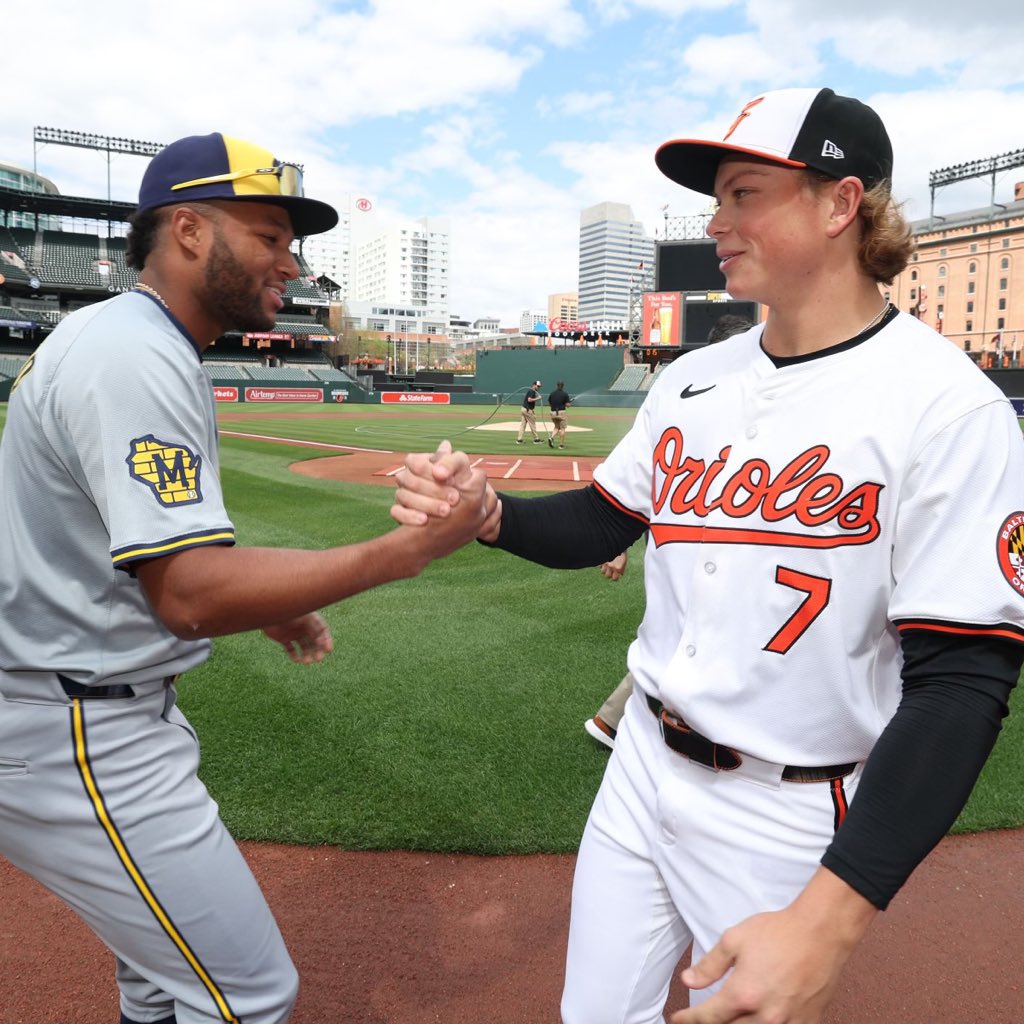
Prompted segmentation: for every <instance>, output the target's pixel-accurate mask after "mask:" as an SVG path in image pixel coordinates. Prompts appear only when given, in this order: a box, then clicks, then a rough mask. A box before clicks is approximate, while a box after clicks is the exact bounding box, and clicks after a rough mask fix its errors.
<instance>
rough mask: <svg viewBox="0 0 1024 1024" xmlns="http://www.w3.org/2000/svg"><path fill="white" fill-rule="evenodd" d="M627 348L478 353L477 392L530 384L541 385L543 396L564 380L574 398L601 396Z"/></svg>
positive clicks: (497, 391)
mask: <svg viewBox="0 0 1024 1024" xmlns="http://www.w3.org/2000/svg"><path fill="white" fill-rule="evenodd" d="M628 351H629V350H628V349H625V348H617V347H614V346H609V347H608V348H582V347H576V348H517V349H501V350H498V351H496V352H478V353H477V357H476V391H477V393H478V394H480V393H483V394H487V393H488V392H490V393H492V394H504V395H508V394H511V393H513V392H516V391H518V392H520V393H521V392H522V389H523V388H526V387H528V386H529V385H530V383H531V382H532V381H535V380H539V381H540V382H541V390H542V392H543V393H544V395H545V396H546V395H547V394H548V392H549V391H553V390H554V388H555V383H556V382H557V381H560V380H564V381H565V390H566V391H568V392H569V394H570V395H572V396H573V397H577V396H578V397H580V398H584V397H586V398H589V397H590V394H591V393H592V392H593V393H595V395H596V394H600V395H604V394H606V393H607V391H608V385H609V384H611V383H612V381H613V380H615V378H616V377H617V376H618V375H619V373H620V371H621V370H622V367H623V363H624V360H625V358H626V356H627V353H628Z"/></svg>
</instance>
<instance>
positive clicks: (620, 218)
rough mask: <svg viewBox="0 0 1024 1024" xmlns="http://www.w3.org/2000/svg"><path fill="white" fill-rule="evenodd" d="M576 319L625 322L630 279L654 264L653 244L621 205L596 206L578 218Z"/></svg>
mask: <svg viewBox="0 0 1024 1024" xmlns="http://www.w3.org/2000/svg"><path fill="white" fill-rule="evenodd" d="M579 257H580V270H579V274H580V276H579V319H580V320H585V321H588V322H590V321H601V320H612V321H625V320H627V319H628V317H629V289H630V279H631V278H633V279H634V280H636V279H637V278H638V277H639V275H640V273H641V272H642V268H648V269H649V268H650V267H651V266H652V265H653V263H654V240H653V239H652V238H648V237H647V235H646V234H645V233H644V227H643V225H642V224H641V223H640V222H639V221H638V220H635V219H634V217H633V211H632V209H630V207H629V206H627V205H626V204H625V203H598V204H597V205H596V206H590V207H588V208H587V209H586V210H584V211H583V212H582V213H581V214H580V253H579Z"/></svg>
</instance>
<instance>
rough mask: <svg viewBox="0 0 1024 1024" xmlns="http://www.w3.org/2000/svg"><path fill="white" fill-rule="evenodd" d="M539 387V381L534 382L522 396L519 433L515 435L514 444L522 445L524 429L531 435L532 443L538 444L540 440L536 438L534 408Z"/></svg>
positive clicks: (538, 395) (538, 396) (538, 394)
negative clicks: (528, 429)
mask: <svg viewBox="0 0 1024 1024" xmlns="http://www.w3.org/2000/svg"><path fill="white" fill-rule="evenodd" d="M539 387H540V381H539V380H535V381H534V382H533V383H532V384H531V385H530V386H529V387H528V388H527V389H526V394H525V395H523V408H522V410H521V412H520V415H519V433H518V434H517V435H516V444H522V443H523V434H525V433H526V428H527V427H529V428H530V433H531V434H533V443H534V444H540V438H539V437H538V436H537V416H536V406H537V399H538V398H540V392H539V391H538V390H537V388H539Z"/></svg>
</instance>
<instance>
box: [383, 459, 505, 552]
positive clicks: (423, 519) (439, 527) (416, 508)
mask: <svg viewBox="0 0 1024 1024" xmlns="http://www.w3.org/2000/svg"><path fill="white" fill-rule="evenodd" d="M395 479H396V481H397V483H398V490H397V491H396V492H395V503H394V504H393V505H392V506H391V518H392V519H394V520H395V522H396V523H398V524H399V526H401V527H409V528H416V529H417V530H418V531H422V530H423V528H424V527H426V528H427V531H428V532H429V533H430V534H433V535H435V538H436V541H437V542H438V545H439V546H440V547H442V548H443V547H447V550H438V552H437V553H436V554H434V555H433V556H432V557H441V556H442V555H444V554H449V553H450V552H452V551H455V550H456V549H457V548H460V547H462V546H463V545H464V544H468V543H469V541H471V540H473V538H474V537H476V538H477V539H479V540H482V541H487V542H491V541H494V540H496V539H497V536H498V532H499V529H500V527H501V501H500V500H499V499H498V496H497V494H495V492H494V488H493V487H491V485H490V484H489V483H488V482H487V476H486V474H485V473H484V472H483V471H482V470H479V469H473V468H472V466H470V463H469V456H468V455H466V453H465V452H457V451H452V446H451V443H450V442H449V441H442V442H441V443H440V444H439V445H438V447H437V451H435V452H434V453H433V454H427V453H426V452H414V453H412V454H410V455H407V456H406V458H405V466H404V467H403V468H402V469H400V470H399V471H398V473H397V474H396V476H395Z"/></svg>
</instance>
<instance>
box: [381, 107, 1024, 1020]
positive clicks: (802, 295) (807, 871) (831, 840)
mask: <svg viewBox="0 0 1024 1024" xmlns="http://www.w3.org/2000/svg"><path fill="white" fill-rule="evenodd" d="M656 160H657V163H658V166H659V167H660V168H661V170H662V171H663V172H664V173H665V174H666V175H667V176H668V177H670V178H672V179H673V180H674V181H677V182H679V183H681V184H683V185H685V186H687V187H689V188H692V189H695V190H697V191H699V192H703V193H706V194H709V195H713V196H714V197H715V199H716V200H717V212H716V213H715V215H714V216H713V218H712V219H711V221H710V224H709V227H708V233H709V234H710V235H711V236H712V238H714V240H715V242H716V249H717V254H718V258H719V260H720V261H721V269H722V272H723V274H724V275H725V278H726V281H727V285H728V290H729V292H730V294H731V295H733V296H734V297H736V298H739V299H745V300H752V301H757V302H761V303H764V304H766V305H767V306H768V308H769V313H768V317H767V320H766V322H765V323H764V324H761V325H758V326H756V327H753V328H751V329H750V330H748V331H746V332H744V333H742V334H738V335H735V336H734V337H732V338H729V339H727V340H725V341H722V342H720V343H718V344H716V345H709V346H708V347H707V348H705V349H701V350H697V351H695V352H692V353H689V354H686V355H684V356H682V357H681V358H679V359H677V360H676V361H675V362H674V363H673V364H672V365H671V366H670V367H669V368H668V369H667V370H666V371H665V372H664V373H663V374H662V375H661V377H660V378H659V380H658V381H657V382H656V383H655V385H654V387H653V388H652V389H651V391H650V394H649V396H648V397H647V399H646V400H645V402H644V404H643V406H642V408H641V409H640V411H639V413H638V415H637V417H636V420H635V422H634V424H633V427H632V428H631V430H630V432H629V433H628V435H627V436H626V437H625V438H624V439H623V440H622V442H621V443H620V444H618V445H617V446H616V448H615V449H614V450H613V451H612V452H611V454H610V455H609V457H608V459H607V460H606V461H605V462H604V463H603V464H602V466H600V467H599V468H598V469H597V470H596V471H595V473H594V484H593V486H592V487H588V488H583V489H579V490H575V491H570V492H565V493H562V494H558V495H551V496H547V497H543V498H535V499H532V500H531V499H523V498H516V497H514V496H507V495H501V496H500V503H501V516H500V521H499V524H498V526H496V527H493V528H488V529H487V530H485V531H484V532H483V533H482V534H481V539H483V540H485V541H487V542H490V543H494V544H496V545H497V546H498V547H501V548H504V549H506V550H507V551H511V552H514V553H516V554H519V555H522V556H524V557H526V558H530V559H532V560H534V561H537V562H541V563H542V564H545V565H550V566H556V567H565V568H577V567H583V566H589V565H598V564H600V563H602V562H603V561H606V560H607V559H609V558H611V557H613V556H614V555H616V554H618V553H619V552H621V551H623V550H624V549H625V548H627V547H628V546H629V545H630V544H631V543H633V541H634V540H636V539H637V538H638V537H639V536H640V534H641V533H642V532H643V531H644V530H645V529H649V530H650V536H649V539H648V543H647V547H646V554H645V563H644V577H645V590H646V594H647V607H646V611H645V615H644V619H643V622H642V624H641V626H640V629H639V631H638V635H637V638H636V640H635V641H634V642H633V644H632V645H631V647H630V650H629V656H628V664H629V669H630V672H631V673H632V675H633V678H634V680H635V690H634V693H633V696H632V697H631V698H630V699H629V701H628V703H627V705H626V711H625V716H624V718H623V721H622V723H621V725H620V728H619V731H618V735H617V738H616V741H615V750H614V752H613V754H612V757H611V759H610V761H609V764H608V768H607V770H606V773H605V776H604V780H603V782H602V785H601V788H600V791H599V792H598V794H597V797H596V800H595V802H594V806H593V809H592V811H591V815H590V819H589V821H588V824H587V827H586V830H585V832H584V835H583V839H582V843H581V847H580V852H579V859H578V862H577V868H576V877H575V882H574V888H573V897H572V920H571V924H570V932H569V948H568V956H567V963H566V979H565V988H564V992H563V999H562V1018H563V1020H564V1021H565V1022H566V1024H627V1022H628V1024H654V1022H656V1021H661V1020H662V1019H663V1017H662V1014H663V1009H664V1005H665V1001H666V998H667V993H668V988H669V983H670V980H671V976H672V973H673V970H674V969H675V966H676V964H677V962H678V961H679V960H680V958H681V957H682V955H683V954H684V952H685V950H686V948H687V947H688V946H690V945H691V944H692V949H693V953H692V966H691V967H690V968H688V969H687V970H686V971H685V972H684V974H683V981H684V982H685V984H686V985H687V986H689V987H690V989H691V993H690V1007H689V1008H688V1009H686V1010H682V1011H679V1012H677V1013H675V1014H673V1015H672V1017H671V1020H672V1022H673V1024H723V1022H728V1021H743V1022H761V1024H764V1022H767V1021H771V1022H773V1024H796V1022H799V1024H813V1022H816V1021H819V1020H820V1019H821V1016H822V1014H823V1013H824V1010H825V1007H826V1006H827V1004H828V1001H829V998H830V996H831V993H832V992H833V990H834V988H835V986H836V983H837V981H838V977H839V973H840V971H841V969H842V966H843V964H844V962H845V961H846V959H847V957H848V956H849V954H850V952H851V950H852V949H853V948H854V946H855V945H856V943H857V942H858V941H859V939H860V938H861V936H862V935H863V933H864V931H865V930H866V928H867V926H868V924H869V923H870V921H871V920H872V919H873V917H874V916H875V914H876V913H877V911H878V910H880V909H882V908H884V907H885V906H886V905H887V904H888V903H889V901H890V900H891V899H892V897H893V895H894V894H895V893H896V892H897V891H898V890H899V888H900V886H901V885H902V884H903V882H904V881H905V880H906V878H907V877H908V875H909V874H910V873H911V872H912V871H913V869H914V867H915V866H916V865H917V864H918V863H919V862H920V861H921V859H922V858H923V857H925V856H926V855H927V853H928V851H929V850H930V849H931V848H932V847H933V846H934V845H935V843H936V842H938V841H939V839H940V838H941V837H942V836H943V835H944V834H945V832H946V830H947V829H948V827H949V826H950V824H951V823H952V822H953V821H954V819H955V818H956V815H957V814H958V812H959V811H960V809H961V807H962V806H963V804H964V802H965V801H966V799H967V796H968V795H969V793H970V791H971V788H972V786H973V785H974V782H975V780H976V777H977V775H978V772H979V771H980V769H981V767H982V765H983V763H984V761H985V759H986V757H987V756H988V753H989V751H990V749H991V747H992V745H993V743H994V741H995V739H996V736H997V734H998V732H999V728H1000V724H1001V720H1002V718H1003V716H1004V715H1005V713H1006V711H1007V700H1008V696H1009V694H1010V691H1011V689H1012V688H1013V686H1014V685H1015V683H1016V681H1017V677H1018V674H1019V672H1020V667H1021V662H1022V657H1024V561H1022V558H1021V554H1022V551H1024V511H1022V509H1024V443H1022V440H1021V432H1020V428H1019V426H1018V424H1017V420H1016V417H1015V416H1014V413H1013V410H1012V408H1011V406H1010V403H1009V402H1008V401H1007V400H1006V399H1005V397H1004V396H1003V395H1002V394H1001V393H1000V392H999V390H998V389H997V388H996V387H995V386H994V385H993V384H992V383H990V382H989V381H988V380H987V379H986V378H985V377H984V375H983V374H981V373H980V372H979V371H978V370H977V369H976V367H975V366H974V365H973V364H972V363H971V362H970V360H969V359H968V358H967V357H966V356H964V354H963V353H962V352H960V351H959V350H958V349H957V348H956V347H955V346H953V345H951V344H950V343H949V342H948V341H947V340H945V339H944V338H942V337H941V336H939V335H938V334H936V333H935V332H933V331H932V330H930V329H929V328H928V327H926V326H925V325H924V324H923V323H921V322H920V321H918V320H916V319H914V318H913V317H911V316H909V315H907V314H903V313H900V312H898V311H897V310H896V309H894V308H893V307H892V306H891V305H890V304H889V303H888V302H887V301H886V298H885V296H883V295H882V294H881V293H880V290H879V285H880V284H884V283H889V282H890V281H891V279H892V278H893V276H894V275H895V274H898V273H899V272H900V270H901V269H902V268H903V267H904V266H905V265H906V262H907V260H908V259H909V255H910V252H911V249H912V240H911V236H910V232H909V229H908V228H907V225H906V223H905V222H904V221H903V219H902V216H901V215H900V213H899V209H898V207H897V206H896V205H895V204H894V203H893V200H892V197H891V194H890V188H891V185H890V182H891V177H892V148H891V145H890V142H889V138H888V135H887V133H886V131H885V128H884V126H883V124H882V122H881V120H880V119H879V118H878V116H877V114H876V113H875V112H874V111H873V110H871V109H870V108H869V107H867V106H865V105H864V104H862V103H859V102H858V101H857V100H854V99H851V98H848V97H843V96H837V95H836V94H835V93H834V92H832V90H830V89H786V90H781V91H778V92H771V93H766V94H765V95H763V96H759V97H757V98H755V99H753V100H751V102H750V103H748V104H747V105H746V106H745V107H744V108H743V109H742V111H740V113H739V115H738V116H737V117H736V118H735V120H734V121H733V122H732V123H731V124H730V125H728V126H726V129H725V131H724V133H723V136H722V137H721V138H718V139H711V140H708V139H678V140H673V141H671V142H668V143H666V144H665V145H664V146H662V147H661V148H660V149H659V151H658V153H657V157H656ZM468 466H469V460H468V459H467V458H466V457H465V456H461V455H458V454H456V455H450V454H444V453H441V454H438V455H436V456H434V457H433V458H428V457H423V456H411V457H409V459H408V460H407V463H406V469H405V470H404V471H403V474H402V475H401V478H400V481H399V483H400V487H399V490H398V501H397V504H396V506H395V508H394V509H393V512H392V514H393V515H394V516H395V518H396V519H398V521H399V522H404V523H407V524H410V525H412V524H416V523H426V522H429V518H430V517H431V516H433V515H436V514H437V513H438V512H439V511H440V509H441V507H442V505H443V503H446V502H447V503H449V504H450V503H451V502H452V501H455V502H456V504H455V507H458V500H459V499H458V493H457V491H458V483H459V480H460V479H461V476H462V475H463V474H465V473H466V472H467V469H468ZM471 500H474V499H472V498H471Z"/></svg>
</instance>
